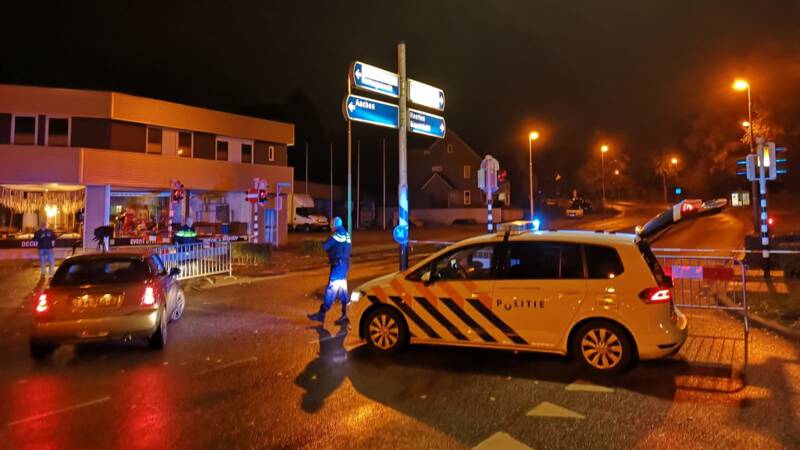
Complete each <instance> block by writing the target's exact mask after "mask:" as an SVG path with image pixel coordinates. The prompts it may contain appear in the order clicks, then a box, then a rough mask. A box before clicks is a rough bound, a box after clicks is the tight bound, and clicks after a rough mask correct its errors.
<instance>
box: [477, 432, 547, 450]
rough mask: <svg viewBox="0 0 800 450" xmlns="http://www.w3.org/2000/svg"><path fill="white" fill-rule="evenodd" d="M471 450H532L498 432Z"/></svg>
mask: <svg viewBox="0 0 800 450" xmlns="http://www.w3.org/2000/svg"><path fill="white" fill-rule="evenodd" d="M472 449H473V450H533V449H532V448H530V447H528V446H527V445H525V444H523V443H522V442H520V441H518V440H516V439H514V438H513V437H511V435H509V434H508V433H503V432H502V431H498V432H497V433H495V434H493V435H491V436H489V437H488V438H487V439H486V440H485V441H483V442H481V443H480V444H478V445H477V446H475V447H473V448H472Z"/></svg>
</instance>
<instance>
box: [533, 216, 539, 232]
mask: <svg viewBox="0 0 800 450" xmlns="http://www.w3.org/2000/svg"><path fill="white" fill-rule="evenodd" d="M532 225H533V231H539V225H541V222H540V221H539V219H533V222H532Z"/></svg>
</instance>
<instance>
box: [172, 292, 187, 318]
mask: <svg viewBox="0 0 800 450" xmlns="http://www.w3.org/2000/svg"><path fill="white" fill-rule="evenodd" d="M184 308H186V296H185V295H184V294H183V291H181V290H179V291H178V293H177V294H176V295H175V309H174V310H172V315H171V316H170V317H169V321H170V322H175V321H176V320H179V319H180V318H181V317H182V316H183V310H184Z"/></svg>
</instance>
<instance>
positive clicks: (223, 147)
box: [217, 141, 228, 161]
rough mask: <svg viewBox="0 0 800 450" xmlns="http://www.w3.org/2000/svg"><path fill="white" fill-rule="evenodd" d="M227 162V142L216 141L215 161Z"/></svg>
mask: <svg viewBox="0 0 800 450" xmlns="http://www.w3.org/2000/svg"><path fill="white" fill-rule="evenodd" d="M227 160H228V141H217V161H227Z"/></svg>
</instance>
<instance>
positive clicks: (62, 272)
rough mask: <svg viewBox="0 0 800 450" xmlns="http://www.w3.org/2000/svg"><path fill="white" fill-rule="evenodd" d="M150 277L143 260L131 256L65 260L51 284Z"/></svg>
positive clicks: (134, 280)
mask: <svg viewBox="0 0 800 450" xmlns="http://www.w3.org/2000/svg"><path fill="white" fill-rule="evenodd" d="M149 277H150V270H149V269H148V267H147V264H145V263H144V262H143V261H141V260H138V259H131V258H104V259H88V260H78V261H69V260H68V261H66V262H64V264H62V265H61V267H59V268H58V270H57V271H56V273H55V275H54V276H53V281H52V282H51V283H50V285H51V286H81V285H85V284H114V283H136V282H141V281H145V280H146V279H148V278H149Z"/></svg>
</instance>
